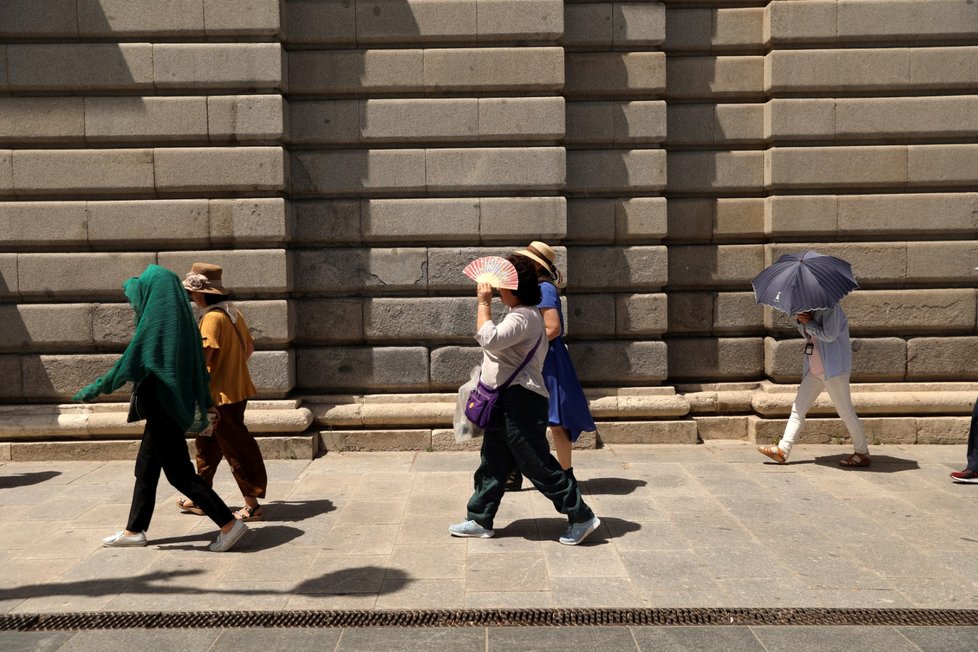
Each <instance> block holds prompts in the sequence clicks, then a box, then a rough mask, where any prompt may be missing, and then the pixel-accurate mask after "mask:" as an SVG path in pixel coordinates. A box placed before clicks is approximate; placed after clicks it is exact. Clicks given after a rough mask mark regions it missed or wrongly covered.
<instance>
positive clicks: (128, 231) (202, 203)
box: [86, 199, 210, 248]
mask: <svg viewBox="0 0 978 652" xmlns="http://www.w3.org/2000/svg"><path fill="white" fill-rule="evenodd" d="M86 212H87V216H88V240H89V243H90V244H92V245H95V246H105V245H116V246H126V245H128V246H132V245H136V244H138V245H142V247H144V248H152V247H156V246H159V243H161V242H166V243H167V244H169V245H171V246H172V245H183V246H193V245H197V246H199V247H206V246H207V245H208V243H209V241H210V228H209V225H208V217H207V200H204V199H174V200H167V201H104V202H102V201H93V202H88V204H87V211H86Z"/></svg>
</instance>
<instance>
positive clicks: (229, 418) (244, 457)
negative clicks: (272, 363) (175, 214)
mask: <svg viewBox="0 0 978 652" xmlns="http://www.w3.org/2000/svg"><path fill="white" fill-rule="evenodd" d="M223 273H224V270H223V269H222V268H221V267H220V266H218V265H211V264H209V263H194V264H193V266H192V267H191V269H190V273H189V274H187V277H186V278H185V279H184V280H183V287H184V288H185V289H186V290H187V292H189V293H190V297H191V299H193V302H194V303H195V304H196V305H197V307H198V308H200V309H201V310H202V311H203V314H202V316H201V318H200V335H201V339H202V340H203V345H204V358H205V360H206V362H207V370H208V371H209V372H210V374H211V383H210V393H211V398H212V399H213V401H214V405H215V406H216V408H217V413H218V417H219V418H218V421H217V424H216V425H215V427H214V432H213V436H202V435H198V436H197V439H196V443H197V473H198V474H200V477H201V478H203V479H204V481H205V482H206V483H207V484H208V485H213V483H214V474H215V473H216V472H217V466H218V465H219V464H220V463H221V458H222V457H224V458H226V459H227V461H228V466H230V467H231V473H232V474H233V475H234V479H235V481H236V482H237V483H238V488H239V489H240V490H241V496H242V497H243V498H244V502H245V506H244V507H242V508H241V509H239V510H238V511H237V512H235V513H234V516H235V518H238V519H240V520H242V521H257V520H261V519H262V518H263V517H264V513H263V511H262V508H261V505H259V504H258V499H259V498H264V497H265V490H266V488H267V486H268V474H267V472H266V471H265V461H264V460H263V459H262V455H261V450H260V449H259V448H258V442H256V441H255V438H254V437H253V436H252V435H251V433H250V432H248V427H247V426H245V423H244V414H245V408H247V406H248V399H249V398H251V397H252V396H254V395H255V394H256V393H257V390H256V389H255V385H254V383H252V381H251V374H250V373H249V372H248V358H250V357H251V354H252V353H254V351H255V345H254V340H252V338H251V333H249V332H248V324H247V322H245V318H244V315H242V314H241V311H239V310H238V309H237V308H236V307H235V306H234V304H232V303H231V302H230V301H228V298H229V294H230V292H228V290H226V289H225V288H224V285H223V283H222V280H221V279H222V276H223ZM177 505H178V506H179V507H180V509H182V510H183V511H185V512H189V513H193V514H199V513H200V511H199V508H198V507H197V506H196V505H195V504H194V503H193V501H191V500H188V499H186V498H180V499H179V500H178V501H177Z"/></svg>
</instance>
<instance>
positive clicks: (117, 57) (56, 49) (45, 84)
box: [6, 43, 153, 93]
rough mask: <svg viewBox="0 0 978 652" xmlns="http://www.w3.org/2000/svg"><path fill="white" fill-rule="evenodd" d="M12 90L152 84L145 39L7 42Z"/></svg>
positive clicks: (127, 88) (135, 87)
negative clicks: (139, 40)
mask: <svg viewBox="0 0 978 652" xmlns="http://www.w3.org/2000/svg"><path fill="white" fill-rule="evenodd" d="M6 50H7V71H8V84H9V88H10V90H13V91H26V92H32V91H39V92H51V91H72V92H85V93H94V92H100V91H103V92H104V91H137V90H143V89H151V88H152V87H153V46H152V45H150V44H148V43H86V44H65V43H58V44H45V45H39V44H35V45H31V44H16V45H8V46H6Z"/></svg>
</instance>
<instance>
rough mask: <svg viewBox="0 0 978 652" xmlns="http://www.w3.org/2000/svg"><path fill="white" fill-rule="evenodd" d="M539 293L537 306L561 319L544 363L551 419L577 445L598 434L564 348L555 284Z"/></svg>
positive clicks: (543, 288)
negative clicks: (583, 435)
mask: <svg viewBox="0 0 978 652" xmlns="http://www.w3.org/2000/svg"><path fill="white" fill-rule="evenodd" d="M540 293H541V294H542V295H543V299H542V300H541V301H540V305H539V306H537V307H538V308H540V309H541V310H543V309H544V308H554V309H555V310H556V311H557V315H558V316H559V317H560V335H558V336H557V337H555V338H553V339H552V340H550V349H549V350H548V351H547V359H546V360H544V363H543V380H544V382H545V383H546V385H547V391H548V392H550V418H549V422H550V425H552V426H563V427H564V428H566V429H567V432H568V434H569V435H570V440H571V441H577V438H578V437H580V436H581V433H582V432H585V431H587V432H591V431H592V430H597V427H596V426H595V425H594V419H593V418H592V417H591V410H590V409H589V408H588V401H587V397H586V396H584V390H583V389H581V381H579V380H578V379H577V372H575V371H574V364H573V363H572V362H571V359H570V354H569V353H567V345H566V344H564V313H563V311H562V310H561V309H560V297H559V296H558V294H557V288H556V287H555V286H554V284H553V283H548V282H546V281H544V282H542V283H540Z"/></svg>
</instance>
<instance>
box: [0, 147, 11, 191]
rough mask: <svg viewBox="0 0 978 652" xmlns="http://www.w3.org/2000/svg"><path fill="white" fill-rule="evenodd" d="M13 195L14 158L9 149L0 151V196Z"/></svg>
mask: <svg viewBox="0 0 978 652" xmlns="http://www.w3.org/2000/svg"><path fill="white" fill-rule="evenodd" d="M12 194H14V156H13V151H11V150H9V149H0V195H12Z"/></svg>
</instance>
